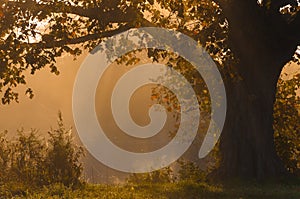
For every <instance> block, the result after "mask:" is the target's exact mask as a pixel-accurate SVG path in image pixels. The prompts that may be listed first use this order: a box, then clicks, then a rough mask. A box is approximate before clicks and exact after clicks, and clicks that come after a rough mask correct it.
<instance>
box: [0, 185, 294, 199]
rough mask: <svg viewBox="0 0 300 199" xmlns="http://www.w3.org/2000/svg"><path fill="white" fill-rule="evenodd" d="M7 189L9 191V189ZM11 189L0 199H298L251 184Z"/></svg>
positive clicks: (286, 188) (0, 189)
mask: <svg viewBox="0 0 300 199" xmlns="http://www.w3.org/2000/svg"><path fill="white" fill-rule="evenodd" d="M5 187H6V188H5ZM10 189H11V187H10ZM19 189H23V190H19V191H17V190H18V188H17V187H14V192H11V191H12V189H11V190H8V187H7V186H5V185H2V186H0V198H1V199H2V198H3V199H4V198H16V199H21V198H26V199H42V198H43V199H47V198H54V199H55V198H57V199H64V198H65V199H67V198H70V199H71V198H72V199H73V198H74V199H75V198H99V199H100V198H103V199H121V198H124V199H127V198H129V199H133V198H134V199H150V198H151V199H152V198H153V199H167V198H171V199H173V198H174V199H198V198H199V199H201V198H203V199H217V198H221V199H223V198H224V199H225V198H226V199H227V198H228V199H260V198H262V199H268V198H270V199H271V198H272V199H299V198H300V184H299V185H280V184H273V185H272V184H266V185H259V184H251V185H235V186H230V187H229V186H227V187H224V186H216V185H209V184H206V183H195V182H178V183H163V184H140V185H137V184H126V185H105V184H86V185H83V186H82V187H80V188H78V189H75V190H72V189H71V188H68V187H65V186H63V185H60V184H56V185H52V186H49V187H44V188H42V189H38V190H34V191H32V190H31V191H29V190H28V189H27V190H24V187H19Z"/></svg>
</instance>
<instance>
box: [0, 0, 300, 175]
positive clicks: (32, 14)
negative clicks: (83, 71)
mask: <svg viewBox="0 0 300 199" xmlns="http://www.w3.org/2000/svg"><path fill="white" fill-rule="evenodd" d="M287 4H289V6H287V7H284V6H285V5H287ZM281 8H282V9H281ZM298 10H299V6H298V4H297V1H293V0H287V1H280V0H266V1H259V2H256V1H255V0H252V1H239V0H216V1H209V0H191V1H182V0H157V1H153V0H147V1H142V0H131V1H125V0H121V1H120V0H101V1H100V0H93V1H83V0H61V1H58V0H39V1H34V0H23V1H21V0H12V1H1V5H0V32H1V39H0V59H1V62H0V64H1V65H0V78H1V81H0V89H1V92H2V94H3V99H2V103H3V104H7V103H10V102H11V100H16V101H17V100H18V93H16V92H15V91H14V87H16V86H17V85H18V84H25V83H26V81H25V76H24V72H25V71H28V70H29V71H30V72H31V74H34V73H35V72H36V71H37V70H40V69H41V68H44V67H45V66H49V67H50V68H51V72H53V73H55V74H59V72H58V69H57V68H56V64H55V63H56V58H57V57H60V56H61V55H62V54H63V53H69V54H71V55H74V56H77V55H79V54H80V53H82V50H83V49H89V50H91V49H93V48H94V47H95V46H96V45H97V44H99V42H100V41H101V40H102V39H103V38H107V37H110V36H112V35H115V34H117V33H120V32H123V31H125V30H128V29H130V28H133V27H144V26H155V27H165V28H171V29H176V30H178V31H180V32H183V33H185V34H187V35H189V36H191V37H193V38H194V39H195V40H197V41H199V42H200V43H201V44H202V45H203V46H205V47H206V49H207V50H208V51H209V53H210V54H211V56H212V57H213V58H214V60H215V61H216V62H217V63H218V65H219V66H220V70H221V71H222V74H223V76H224V79H225V80H226V81H225V84H226V90H227V95H228V96H227V97H228V114H227V120H226V124H225V128H224V131H223V133H222V137H221V140H220V149H221V153H222V160H221V162H220V168H219V169H218V172H217V173H216V174H217V175H218V176H221V177H243V178H247V177H251V178H252V177H255V178H265V177H270V176H276V175H278V174H283V173H284V172H285V170H284V167H283V165H282V163H281V161H280V160H279V158H278V157H277V155H276V152H275V147H274V139H273V134H274V131H273V127H272V125H273V103H274V101H275V91H276V84H277V80H278V77H279V75H280V72H281V70H282V68H283V66H284V64H285V63H287V62H288V61H290V60H291V59H292V58H293V57H294V59H295V60H296V61H297V60H298V61H299V59H297V57H298V56H299V55H298V54H299V53H298V54H297V53H295V52H296V49H297V45H299V43H300V38H299V29H300V19H299V18H300V17H299V14H298ZM41 23H45V24H46V25H45V26H41ZM297 52H299V50H298V51H297ZM25 93H26V94H27V95H28V96H29V97H33V93H32V90H31V89H30V88H28V89H27V90H26V92H25Z"/></svg>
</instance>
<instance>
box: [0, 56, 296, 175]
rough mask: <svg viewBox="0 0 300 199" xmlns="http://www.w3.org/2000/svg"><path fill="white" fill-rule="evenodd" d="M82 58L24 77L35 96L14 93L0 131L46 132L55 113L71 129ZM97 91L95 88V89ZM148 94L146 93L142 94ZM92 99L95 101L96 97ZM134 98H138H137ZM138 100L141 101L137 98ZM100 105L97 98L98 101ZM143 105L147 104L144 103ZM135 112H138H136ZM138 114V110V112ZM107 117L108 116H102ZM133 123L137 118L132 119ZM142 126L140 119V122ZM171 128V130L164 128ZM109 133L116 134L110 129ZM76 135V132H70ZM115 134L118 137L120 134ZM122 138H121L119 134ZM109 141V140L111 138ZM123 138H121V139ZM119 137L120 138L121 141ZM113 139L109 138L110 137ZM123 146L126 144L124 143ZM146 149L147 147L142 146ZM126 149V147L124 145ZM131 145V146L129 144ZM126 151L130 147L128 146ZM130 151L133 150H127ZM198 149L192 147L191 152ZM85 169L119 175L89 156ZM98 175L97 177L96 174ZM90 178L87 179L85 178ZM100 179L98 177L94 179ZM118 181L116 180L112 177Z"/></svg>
mask: <svg viewBox="0 0 300 199" xmlns="http://www.w3.org/2000/svg"><path fill="white" fill-rule="evenodd" d="M85 56H86V55H82V56H80V57H78V59H77V60H75V61H74V60H73V57H71V56H65V57H63V58H60V59H58V62H57V65H58V67H59V70H60V72H61V73H60V75H59V76H56V75H54V74H51V73H50V72H49V69H45V70H41V71H39V72H37V73H36V74H35V75H34V76H27V77H28V78H27V83H28V84H27V86H29V87H31V88H32V89H33V90H34V94H35V97H34V98H33V99H28V98H27V97H25V96H24V95H23V93H24V92H25V87H20V88H19V89H18V90H19V91H20V103H15V102H14V103H12V104H10V105H6V106H3V105H1V107H0V110H1V111H0V121H1V125H0V131H3V130H8V131H9V135H10V136H13V135H14V134H15V132H16V130H17V129H20V128H22V127H23V128H24V129H25V130H26V131H28V130H30V129H31V128H35V129H38V130H39V131H40V132H41V133H46V132H47V131H48V130H49V129H50V127H51V126H52V127H53V128H55V127H56V121H57V115H58V111H61V112H62V113H63V118H64V123H65V124H66V125H67V126H68V127H70V126H72V127H73V129H74V130H75V127H74V122H73V116H72V90H73V84H74V81H75V77H76V73H77V70H78V69H79V67H80V65H81V63H82V61H83V60H84V58H85ZM288 68H289V69H285V71H284V72H285V73H294V72H295V71H298V72H299V70H300V66H299V65H295V64H292V65H289V66H288ZM117 73H119V72H117V70H116V69H113V70H111V72H110V73H108V76H107V78H106V80H101V82H102V83H103V84H105V82H106V84H107V85H109V84H110V81H113V78H112V77H114V76H115V75H114V74H116V77H118V76H120V74H117ZM108 87H109V86H105V88H104V87H102V88H104V89H108ZM99 88H101V86H100V87H98V89H99ZM144 93H148V94H149V92H144ZM99 95H101V93H100V92H97V96H99ZM97 96H96V99H97V98H99V97H97ZM144 97H145V96H144ZM137 99H138V98H137ZM140 99H141V98H140ZM145 99H146V98H144V100H143V101H142V104H144V105H145V106H147V103H149V102H147V100H145ZM100 102H101V99H100ZM145 102H147V103H145ZM101 103H102V102H101ZM142 104H140V102H136V105H137V106H142ZM96 110H97V111H98V112H99V111H100V110H101V107H99V106H96ZM138 110H139V109H138ZM138 112H139V111H138ZM146 112H147V111H145V110H142V111H141V112H140V113H137V114H143V115H144V114H146ZM103 115H105V118H111V114H103ZM106 115H108V117H106ZM98 117H99V118H101V116H99V114H98ZM136 119H137V120H139V119H141V118H136ZM140 122H141V123H143V121H142V120H140ZM105 125H106V126H108V127H109V129H111V130H112V129H113V128H111V127H110V124H109V123H107V124H105ZM105 125H104V126H105ZM167 128H171V127H169V126H168V127H167ZM113 131H116V129H114V130H113ZM74 132H76V130H75V131H74ZM118 135H121V134H120V133H119V134H118ZM123 136H124V135H123ZM111 138H112V137H111ZM123 138H124V137H123ZM123 138H122V139H123ZM112 139H113V138H112ZM159 139H160V140H163V141H164V142H165V141H166V140H168V138H163V139H162V137H161V138H159ZM119 141H120V139H119V140H118V139H116V140H115V142H116V143H118V142H119ZM162 144H163V142H162V143H159V142H157V143H156V145H157V146H156V147H159V146H160V145H162ZM118 145H120V146H124V143H123V144H122V142H119V143H118ZM125 145H126V143H125ZM142 145H143V146H144V147H145V150H147V147H148V145H146V144H142ZM128 146H129V145H128ZM133 146H134V145H133ZM156 147H154V148H156ZM129 148H130V147H129ZM131 150H134V149H133V148H131ZM196 150H198V148H197V149H196V148H195V151H196ZM88 168H89V169H87V170H88V174H86V175H88V176H92V175H96V174H94V172H98V173H101V172H99V171H103V170H104V169H105V171H106V172H102V174H101V175H105V176H102V177H101V178H102V179H103V178H108V177H111V178H113V177H114V176H120V175H119V173H117V172H115V171H113V170H110V169H109V168H107V167H104V166H103V165H101V164H99V163H98V162H97V161H96V160H95V159H93V158H91V157H90V156H89V166H88ZM99 175H100V174H99ZM89 178H90V177H89ZM96 178H100V177H96ZM116 179H118V178H116Z"/></svg>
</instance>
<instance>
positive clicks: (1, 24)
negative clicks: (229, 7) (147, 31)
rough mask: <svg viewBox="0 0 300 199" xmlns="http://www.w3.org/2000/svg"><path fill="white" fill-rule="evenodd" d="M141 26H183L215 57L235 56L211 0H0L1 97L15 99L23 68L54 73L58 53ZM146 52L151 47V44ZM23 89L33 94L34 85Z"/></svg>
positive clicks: (75, 53) (77, 51)
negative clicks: (48, 69)
mask: <svg viewBox="0 0 300 199" xmlns="http://www.w3.org/2000/svg"><path fill="white" fill-rule="evenodd" d="M147 13H148V14H147ZM141 26H156V27H164V28H169V29H175V30H178V31H181V32H183V33H185V34H187V35H189V36H191V37H193V38H194V39H195V40H196V41H199V42H200V43H201V44H202V45H203V46H205V47H206V48H207V49H208V51H209V52H210V53H211V55H212V57H213V58H214V59H215V60H216V61H217V62H218V63H220V64H221V63H225V62H228V63H229V62H232V61H233V60H232V53H231V51H230V50H229V48H228V47H227V44H226V38H227V35H226V34H227V29H228V24H227V23H226V20H225V18H224V17H223V16H222V15H221V9H220V8H219V6H218V5H217V4H216V3H215V2H213V1H209V0H201V1H196V0H192V1H180V2H178V1H177V0H168V1H156V2H155V3H154V1H152V0H147V1H142V0H135V1H125V0H124V1H123V0H122V1H119V0H110V1H107V0H94V1H85V0H71V1H70V0H62V1H57V0H50V1H49V0H39V1H36V0H29V1H19V0H16V1H1V2H0V32H1V35H0V60H1V61H0V79H1V80H0V93H1V94H2V103H3V104H8V103H10V102H11V101H18V97H19V93H18V92H16V91H15V87H17V86H18V85H19V84H26V77H25V72H26V71H28V72H30V74H32V75H33V74H35V73H36V72H37V71H38V70H40V69H42V68H45V67H50V70H51V72H52V73H54V74H57V75H58V74H59V71H58V68H57V65H56V59H57V58H58V57H61V56H62V55H63V54H64V53H67V54H71V55H73V56H75V57H76V56H78V55H80V54H81V53H82V52H83V50H84V49H87V50H91V49H93V48H94V47H96V46H97V45H98V44H99V42H100V41H101V40H103V39H104V38H107V37H110V36H112V35H115V34H117V33H120V32H123V31H125V30H129V29H130V28H134V27H141ZM149 56H151V57H153V56H155V53H154V54H153V52H152V51H151V50H149ZM231 65H232V64H228V66H231ZM25 94H26V95H27V96H28V97H30V98H32V97H33V91H32V89H31V88H28V89H27V90H26V91H25Z"/></svg>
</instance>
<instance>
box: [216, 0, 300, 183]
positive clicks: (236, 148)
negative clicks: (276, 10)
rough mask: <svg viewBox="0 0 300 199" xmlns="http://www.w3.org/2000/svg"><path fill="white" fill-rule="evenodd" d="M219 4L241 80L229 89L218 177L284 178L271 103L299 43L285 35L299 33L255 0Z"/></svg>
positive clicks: (292, 37) (227, 86)
mask: <svg viewBox="0 0 300 199" xmlns="http://www.w3.org/2000/svg"><path fill="white" fill-rule="evenodd" d="M230 2H231V3H230ZM228 3H230V4H228ZM220 4H221V7H222V8H223V12H224V14H225V16H226V17H227V19H228V22H229V45H230V47H231V49H232V50H233V52H234V54H235V56H236V58H237V59H238V65H237V70H238V73H239V75H240V77H241V80H240V81H235V82H233V81H232V82H227V85H226V90H227V95H228V113H227V119H226V123H225V127H224V130H223V133H222V135H221V140H220V151H221V154H222V160H221V165H220V168H219V169H218V170H217V171H216V173H215V174H217V177H219V178H227V179H228V177H234V178H244V179H245V178H256V179H265V178H269V177H271V178H272V177H279V176H282V174H285V173H286V172H285V169H284V166H283V163H282V162H281V161H280V159H279V158H278V156H277V154H276V151H275V147H274V139H273V134H274V131H273V104H274V102H275V93H276V85H277V80H278V77H279V75H280V72H281V70H282V68H283V66H284V65H285V64H286V63H287V62H288V61H289V60H291V58H292V56H293V54H294V52H295V50H296V47H297V42H298V43H299V41H300V38H296V37H294V36H290V35H287V34H286V33H287V32H286V31H292V33H294V32H293V31H295V30H293V29H290V30H288V29H287V28H288V26H287V25H286V22H284V21H282V19H280V18H279V17H280V16H278V14H273V13H268V12H266V11H265V10H262V8H260V7H259V6H258V5H257V4H256V2H255V1H252V2H251V1H226V2H223V3H222V2H220ZM298 29H299V28H298ZM299 32H300V31H298V33H299ZM293 35H294V34H293ZM297 39H298V41H297Z"/></svg>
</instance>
